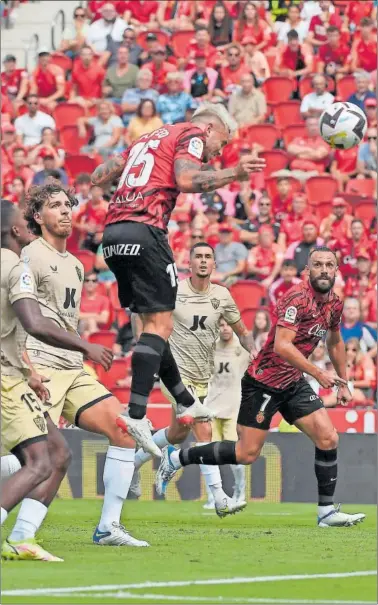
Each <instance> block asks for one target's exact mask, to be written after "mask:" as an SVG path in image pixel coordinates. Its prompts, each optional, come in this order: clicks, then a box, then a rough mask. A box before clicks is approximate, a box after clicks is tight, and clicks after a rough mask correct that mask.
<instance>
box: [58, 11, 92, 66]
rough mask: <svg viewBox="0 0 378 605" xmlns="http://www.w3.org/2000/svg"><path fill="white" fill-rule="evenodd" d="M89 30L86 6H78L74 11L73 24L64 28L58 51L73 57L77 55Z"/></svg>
mask: <svg viewBox="0 0 378 605" xmlns="http://www.w3.org/2000/svg"><path fill="white" fill-rule="evenodd" d="M88 32H89V23H88V19H87V14H86V12H85V8H83V7H82V6H77V7H76V8H75V10H74V12H73V24H72V25H68V26H67V27H65V28H64V30H63V33H62V39H61V42H60V45H59V47H58V51H59V52H62V53H65V54H66V55H67V56H68V57H71V58H72V59H73V58H74V57H76V56H77V54H78V53H79V51H80V49H81V48H82V46H84V44H85V39H86V37H87V35H88Z"/></svg>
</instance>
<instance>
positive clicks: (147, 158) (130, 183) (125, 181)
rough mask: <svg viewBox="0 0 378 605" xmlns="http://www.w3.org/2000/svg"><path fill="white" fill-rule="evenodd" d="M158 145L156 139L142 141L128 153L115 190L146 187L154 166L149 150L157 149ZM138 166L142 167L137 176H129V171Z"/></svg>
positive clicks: (158, 142)
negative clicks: (124, 187) (127, 158)
mask: <svg viewBox="0 0 378 605" xmlns="http://www.w3.org/2000/svg"><path fill="white" fill-rule="evenodd" d="M160 143H161V141H159V140H158V139H152V140H151V141H147V142H143V141H142V142H140V143H137V144H136V145H134V147H133V148H132V149H131V151H130V156H129V160H128V162H127V164H126V166H125V168H124V171H123V172H122V176H121V178H120V180H119V185H118V187H117V189H120V188H121V187H123V186H124V185H126V186H127V187H144V186H145V185H147V183H148V180H149V178H150V176H151V172H152V170H153V168H154V164H155V158H154V156H153V154H152V153H149V149H157V148H158V147H159V145H160ZM138 166H142V169H141V170H140V172H139V175H138V176H136V175H135V174H130V170H131V169H132V168H137V167H138Z"/></svg>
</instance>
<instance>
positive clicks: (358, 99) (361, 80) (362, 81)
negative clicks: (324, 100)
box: [348, 71, 375, 111]
mask: <svg viewBox="0 0 378 605" xmlns="http://www.w3.org/2000/svg"><path fill="white" fill-rule="evenodd" d="M355 80H356V92H354V93H353V94H352V95H350V97H349V98H348V103H354V104H355V105H357V106H358V107H359V108H360V109H362V111H363V110H364V107H365V101H366V99H375V93H374V92H372V91H371V90H369V87H370V77H369V74H368V73H367V72H366V71H361V72H359V73H357V74H356V77H355Z"/></svg>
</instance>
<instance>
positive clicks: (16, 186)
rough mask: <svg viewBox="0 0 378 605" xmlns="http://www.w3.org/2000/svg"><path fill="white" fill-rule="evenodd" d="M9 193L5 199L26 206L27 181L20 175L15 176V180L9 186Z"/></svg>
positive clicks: (21, 206)
mask: <svg viewBox="0 0 378 605" xmlns="http://www.w3.org/2000/svg"><path fill="white" fill-rule="evenodd" d="M7 189H8V191H9V193H8V194H5V196H4V197H5V199H6V200H9V201H10V202H12V203H13V204H17V205H18V206H20V208H25V201H26V193H27V192H26V187H25V181H24V179H23V178H22V177H20V176H15V177H14V179H13V181H12V182H11V183H10V184H9V185H8V187H7Z"/></svg>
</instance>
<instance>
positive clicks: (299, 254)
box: [285, 218, 323, 277]
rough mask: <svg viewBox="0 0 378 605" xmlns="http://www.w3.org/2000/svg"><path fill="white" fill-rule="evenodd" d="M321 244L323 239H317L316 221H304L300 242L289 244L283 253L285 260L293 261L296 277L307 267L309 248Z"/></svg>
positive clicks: (317, 226)
mask: <svg viewBox="0 0 378 605" xmlns="http://www.w3.org/2000/svg"><path fill="white" fill-rule="evenodd" d="M322 244H323V239H321V238H320V237H319V225H318V223H317V222H316V220H315V219H314V218H307V219H305V220H304V221H303V225H302V235H301V241H299V242H294V243H293V244H291V246H289V247H288V249H287V250H286V253H285V258H291V259H292V260H293V261H294V263H295V266H296V268H297V275H298V277H300V276H301V275H302V273H303V271H304V270H305V268H306V267H307V263H308V255H309V254H310V250H311V248H313V247H314V246H321V245H322Z"/></svg>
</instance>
